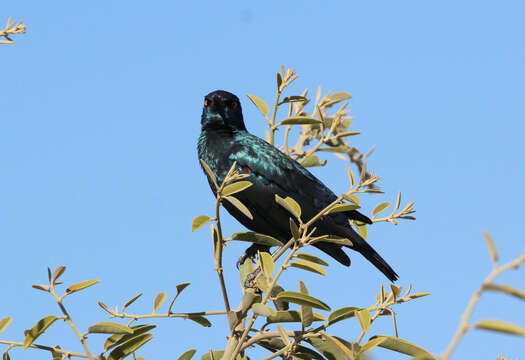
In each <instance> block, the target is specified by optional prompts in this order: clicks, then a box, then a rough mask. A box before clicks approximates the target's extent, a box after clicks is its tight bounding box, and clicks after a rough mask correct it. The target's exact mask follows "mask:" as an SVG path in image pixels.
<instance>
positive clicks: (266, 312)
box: [252, 303, 275, 317]
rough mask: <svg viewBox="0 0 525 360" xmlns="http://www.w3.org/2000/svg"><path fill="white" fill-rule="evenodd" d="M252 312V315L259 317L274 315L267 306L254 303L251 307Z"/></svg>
mask: <svg viewBox="0 0 525 360" xmlns="http://www.w3.org/2000/svg"><path fill="white" fill-rule="evenodd" d="M252 311H253V313H254V314H257V315H261V316H264V317H269V316H272V315H273V314H275V311H273V310H272V309H270V308H269V307H268V306H266V305H263V304H261V303H255V304H253V305H252Z"/></svg>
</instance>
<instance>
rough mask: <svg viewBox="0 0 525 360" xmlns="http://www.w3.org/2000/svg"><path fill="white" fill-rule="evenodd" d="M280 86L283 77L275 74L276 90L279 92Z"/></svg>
mask: <svg viewBox="0 0 525 360" xmlns="http://www.w3.org/2000/svg"><path fill="white" fill-rule="evenodd" d="M282 84H283V77H282V75H281V74H280V73H277V90H281V85H282Z"/></svg>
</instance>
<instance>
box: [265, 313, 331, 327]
mask: <svg viewBox="0 0 525 360" xmlns="http://www.w3.org/2000/svg"><path fill="white" fill-rule="evenodd" d="M324 320H325V317H324V316H323V315H321V314H318V313H315V312H314V313H313V318H312V321H324ZM266 321H267V322H268V324H273V323H284V322H301V313H300V312H299V311H297V310H279V311H276V312H275V314H273V315H271V316H269V317H268V318H267V319H266Z"/></svg>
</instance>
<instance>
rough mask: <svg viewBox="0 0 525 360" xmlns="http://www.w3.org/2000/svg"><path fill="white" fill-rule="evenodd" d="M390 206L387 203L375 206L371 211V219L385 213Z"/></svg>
mask: <svg viewBox="0 0 525 360" xmlns="http://www.w3.org/2000/svg"><path fill="white" fill-rule="evenodd" d="M391 205H392V204H390V203H389V202H382V203H381V204H379V205H377V206H376V207H375V208H374V210H372V217H373V218H374V217H376V216H377V215H379V213H381V212H382V211H385V210H386V209H388V208H389V207H390V206H391Z"/></svg>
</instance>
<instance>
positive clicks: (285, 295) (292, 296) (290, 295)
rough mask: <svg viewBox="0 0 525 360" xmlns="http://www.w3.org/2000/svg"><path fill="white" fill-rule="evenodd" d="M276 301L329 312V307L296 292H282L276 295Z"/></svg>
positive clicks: (311, 297)
mask: <svg viewBox="0 0 525 360" xmlns="http://www.w3.org/2000/svg"><path fill="white" fill-rule="evenodd" d="M277 299H278V300H283V301H288V302H291V303H295V304H299V305H307V306H311V307H313V308H316V309H321V310H327V311H330V306H328V305H327V304H325V303H324V302H322V301H321V300H319V299H316V298H314V297H313V296H310V295H305V294H302V293H300V292H296V291H283V292H281V293H279V295H277Z"/></svg>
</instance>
